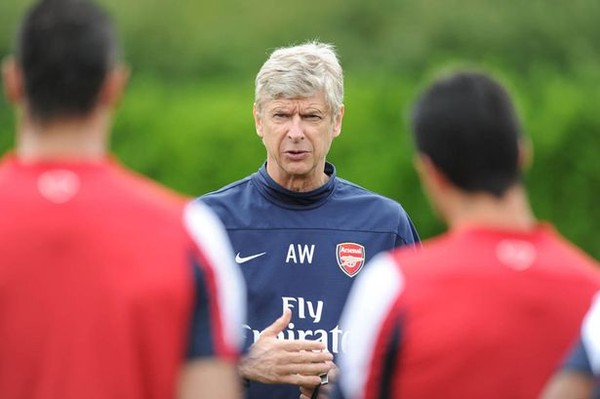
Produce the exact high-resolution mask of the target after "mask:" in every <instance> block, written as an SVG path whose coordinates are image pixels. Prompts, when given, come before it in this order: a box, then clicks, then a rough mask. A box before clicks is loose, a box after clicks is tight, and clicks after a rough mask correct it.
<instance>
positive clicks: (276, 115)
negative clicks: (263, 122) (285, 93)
mask: <svg viewBox="0 0 600 399" xmlns="http://www.w3.org/2000/svg"><path fill="white" fill-rule="evenodd" d="M286 117H287V114H286V113H284V112H275V113H274V114H273V118H275V119H284V118H286Z"/></svg>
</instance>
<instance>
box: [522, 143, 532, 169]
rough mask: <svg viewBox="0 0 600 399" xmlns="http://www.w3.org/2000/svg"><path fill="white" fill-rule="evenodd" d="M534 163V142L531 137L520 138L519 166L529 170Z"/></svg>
mask: <svg viewBox="0 0 600 399" xmlns="http://www.w3.org/2000/svg"><path fill="white" fill-rule="evenodd" d="M532 164H533V144H532V143H531V139H530V138H529V137H521V138H519V168H520V169H521V171H522V172H525V171H527V170H528V169H529V168H530V167H531V165H532Z"/></svg>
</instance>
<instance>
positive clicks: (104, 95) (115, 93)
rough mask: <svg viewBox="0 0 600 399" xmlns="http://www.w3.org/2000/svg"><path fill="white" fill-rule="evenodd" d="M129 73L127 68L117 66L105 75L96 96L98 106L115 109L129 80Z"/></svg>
mask: <svg viewBox="0 0 600 399" xmlns="http://www.w3.org/2000/svg"><path fill="white" fill-rule="evenodd" d="M129 73H130V71H129V67H127V66H126V65H117V66H115V67H114V68H112V69H111V70H110V71H109V72H108V73H107V74H106V77H105V78H104V82H103V83H102V88H101V90H100V94H99V96H98V104H99V105H102V106H105V107H107V108H115V107H116V106H117V105H118V104H119V102H120V101H121V97H122V96H123V93H124V92H125V87H126V86H127V81H128V80H129Z"/></svg>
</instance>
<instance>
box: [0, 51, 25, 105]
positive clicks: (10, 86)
mask: <svg viewBox="0 0 600 399" xmlns="http://www.w3.org/2000/svg"><path fill="white" fill-rule="evenodd" d="M2 80H3V81H4V94H5V96H6V99H7V100H8V101H9V102H10V103H11V104H13V105H16V104H19V103H20V102H22V101H23V96H24V93H23V73H22V72H21V68H20V67H19V65H18V63H17V60H16V59H15V58H14V57H7V58H5V59H4V60H3V61H2Z"/></svg>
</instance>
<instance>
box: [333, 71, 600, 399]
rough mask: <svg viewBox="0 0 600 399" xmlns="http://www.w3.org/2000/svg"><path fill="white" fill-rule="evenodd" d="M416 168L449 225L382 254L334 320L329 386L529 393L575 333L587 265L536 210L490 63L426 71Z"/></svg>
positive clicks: (384, 394)
mask: <svg viewBox="0 0 600 399" xmlns="http://www.w3.org/2000/svg"><path fill="white" fill-rule="evenodd" d="M413 131H414V136H415V142H416V148H417V161H416V163H417V169H418V172H419V175H420V178H421V180H422V183H423V185H424V187H425V190H426V192H427V194H428V196H429V199H430V200H431V202H432V204H433V206H434V208H435V209H436V210H437V211H438V213H439V214H440V215H441V216H442V218H443V219H444V220H445V221H446V222H447V224H448V226H449V231H448V232H447V233H446V234H444V235H442V236H440V237H437V238H434V239H431V240H429V241H426V242H425V244H424V246H423V250H422V251H420V252H414V251H403V250H398V251H394V252H390V253H385V254H381V255H380V256H379V257H378V258H377V259H374V260H373V261H372V264H371V265H370V267H369V269H368V270H367V271H365V273H364V274H363V275H362V276H360V277H359V280H358V281H357V282H356V285H355V286H354V288H353V292H352V294H351V297H350V299H349V302H348V304H347V307H346V308H345V310H344V314H343V316H342V321H341V325H342V326H343V328H347V329H348V330H349V331H352V332H353V336H352V338H351V339H352V341H351V343H350V345H349V349H348V351H347V352H346V353H343V354H342V356H341V359H340V360H339V365H340V379H341V380H340V388H341V393H342V394H343V395H342V396H343V397H345V398H348V399H350V398H352V399H366V398H369V399H371V398H373V399H374V398H378V399H382V398H437V397H440V398H446V399H453V398H456V399H458V398H461V399H464V398H486V399H490V398H498V399H500V398H503V399H505V398H511V399H519V398H523V399H531V398H535V397H537V396H538V395H539V394H540V391H541V390H542V388H543V386H544V383H545V381H546V380H547V379H548V378H549V377H550V375H551V374H552V372H553V371H554V369H555V368H556V367H557V365H558V364H559V362H560V361H561V359H562V358H563V356H564V355H565V353H566V351H567V349H568V348H569V346H570V345H571V344H572V343H573V341H574V340H575V338H576V337H577V335H578V326H579V323H580V321H581V319H582V317H583V315H584V313H585V311H586V309H587V307H588V306H589V303H590V300H591V298H592V296H593V294H594V293H595V292H596V291H597V290H598V287H599V284H600V282H599V281H600V280H599V278H598V274H597V273H598V271H597V270H596V269H597V267H598V265H597V263H596V262H595V261H593V260H592V259H591V258H590V257H588V256H586V255H585V254H584V253H583V252H582V251H580V250H579V249H577V248H575V247H574V246H573V245H571V244H570V243H568V242H567V241H566V240H565V239H563V238H562V237H561V236H560V235H559V234H558V233H557V232H556V231H555V230H554V229H553V228H552V227H551V226H550V225H548V224H546V223H539V222H537V221H536V219H535V217H534V215H533V213H532V211H531V209H530V206H529V204H528V200H527V195H526V192H525V188H524V187H523V184H522V181H521V170H522V167H523V164H524V161H525V160H526V159H527V145H526V141H525V140H524V139H523V138H522V135H521V128H520V124H519V121H518V119H517V115H516V113H515V110H514V109H513V106H512V104H511V101H510V98H509V95H508V93H507V92H506V91H505V90H504V88H503V87H502V86H501V85H500V84H498V83H497V82H496V81H494V80H493V79H491V78H490V77H489V76H487V75H485V74H482V73H475V72H463V73H457V74H454V75H451V76H448V77H444V78H441V79H439V80H437V81H436V82H435V83H434V84H433V85H432V86H430V87H429V88H428V89H427V90H426V91H425V93H424V94H423V96H422V97H421V98H420V100H419V102H418V103H417V105H416V107H415V110H414V119H413Z"/></svg>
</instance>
